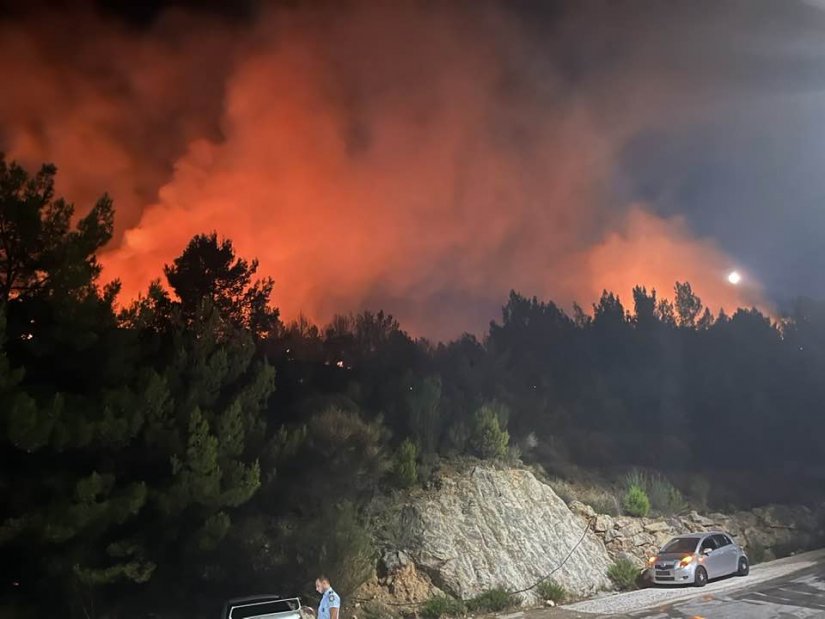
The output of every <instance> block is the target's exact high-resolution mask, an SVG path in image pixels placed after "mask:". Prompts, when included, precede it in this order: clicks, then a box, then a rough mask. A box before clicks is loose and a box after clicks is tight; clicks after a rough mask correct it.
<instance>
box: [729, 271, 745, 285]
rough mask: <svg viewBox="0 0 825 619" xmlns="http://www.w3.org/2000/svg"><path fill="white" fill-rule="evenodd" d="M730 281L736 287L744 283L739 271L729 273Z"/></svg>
mask: <svg viewBox="0 0 825 619" xmlns="http://www.w3.org/2000/svg"><path fill="white" fill-rule="evenodd" d="M728 281H729V282H730V283H731V284H733V285H734V286H735V285H736V284H738V283H739V282H741V281H742V276H741V275H739V273H738V272H737V271H731V272H730V273H728Z"/></svg>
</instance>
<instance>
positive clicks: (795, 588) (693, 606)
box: [525, 550, 825, 619]
mask: <svg viewBox="0 0 825 619" xmlns="http://www.w3.org/2000/svg"><path fill="white" fill-rule="evenodd" d="M607 617H613V618H616V617H624V618H627V619H750V618H753V619H769V618H770V619H772V618H777V619H792V618H793V619H796V618H811V617H819V618H823V619H825V550H819V551H815V552H809V553H805V554H802V555H798V556H796V557H788V558H786V559H781V560H779V561H772V562H770V563H765V564H762V565H758V566H755V567H754V568H753V569H752V570H751V575H750V576H749V577H746V578H737V577H732V578H725V579H721V580H719V581H715V582H711V583H710V584H708V585H707V586H706V587H704V588H702V589H697V588H691V587H687V588H684V587H665V588H659V587H657V588H651V589H644V590H642V591H634V592H631V593H624V594H619V595H611V596H606V597H603V598H599V599H594V600H589V601H586V602H581V603H578V604H572V605H570V606H567V607H565V608H562V609H547V610H541V611H533V612H531V613H527V614H526V617H525V619H601V618H607Z"/></svg>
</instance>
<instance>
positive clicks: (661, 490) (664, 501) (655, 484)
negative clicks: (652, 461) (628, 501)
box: [625, 469, 687, 516]
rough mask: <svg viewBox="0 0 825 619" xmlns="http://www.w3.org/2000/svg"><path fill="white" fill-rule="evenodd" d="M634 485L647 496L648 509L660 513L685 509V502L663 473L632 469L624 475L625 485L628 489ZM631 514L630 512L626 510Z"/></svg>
mask: <svg viewBox="0 0 825 619" xmlns="http://www.w3.org/2000/svg"><path fill="white" fill-rule="evenodd" d="M634 486H638V487H639V488H641V489H642V490H643V491H644V493H645V494H646V495H647V497H648V501H649V504H650V506H649V509H650V508H652V509H653V510H654V511H656V512H658V513H660V514H662V515H667V516H669V515H672V514H678V513H680V512H683V511H685V510H686V509H687V502H686V501H685V498H684V496H682V493H681V492H680V491H679V489H678V488H676V486H674V485H673V484H672V483H670V481H669V480H668V479H667V477H665V476H664V475H662V474H660V473H645V472H644V471H640V470H638V469H633V470H632V471H630V473H628V474H627V475H626V476H625V487H626V488H627V489H628V493H629V492H630V489H631V488H632V487H634ZM628 513H630V514H631V515H637V514H633V513H631V512H628ZM642 515H644V514H642Z"/></svg>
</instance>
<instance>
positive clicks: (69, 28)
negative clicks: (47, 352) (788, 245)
mask: <svg viewBox="0 0 825 619" xmlns="http://www.w3.org/2000/svg"><path fill="white" fill-rule="evenodd" d="M530 10H532V9H530ZM529 13H530V11H529V10H528V9H525V8H524V7H521V6H520V5H512V7H508V5H507V4H506V3H501V4H493V3H490V4H481V3H467V4H452V5H451V4H448V3H415V2H410V3H363V4H360V3H346V4H345V5H319V7H317V8H313V7H309V8H294V7H293V8H280V9H275V8H271V9H267V10H261V11H259V12H258V13H257V14H256V16H255V17H254V19H249V20H247V21H242V20H232V21H227V20H226V19H221V18H220V17H219V16H217V15H214V14H206V13H199V14H194V13H191V12H184V11H180V10H172V11H167V12H166V13H164V14H163V15H162V16H160V17H159V18H158V19H157V20H156V21H155V22H154V23H153V24H151V25H150V26H148V27H143V28H137V27H134V26H133V25H129V24H124V23H123V22H122V21H119V20H117V19H116V18H114V17H111V16H108V17H107V16H102V15H101V14H99V13H97V12H95V11H94V10H92V9H88V10H86V11H84V12H81V13H72V14H71V15H69V14H61V13H55V12H49V13H45V12H44V13H37V14H30V15H27V16H25V17H22V18H20V17H18V18H15V19H7V20H6V21H0V63H2V69H1V70H2V75H3V76H4V78H5V80H4V81H5V83H6V85H7V86H8V85H9V84H12V85H13V88H6V89H4V90H5V93H4V96H3V97H0V148H2V149H3V150H5V151H6V153H7V155H8V156H9V157H10V158H13V159H18V160H19V161H20V162H21V163H24V164H26V165H28V166H34V165H39V163H40V162H42V161H53V162H54V163H56V164H57V166H58V168H59V170H60V173H59V174H58V182H59V184H60V186H59V189H60V190H61V192H62V193H64V194H65V195H66V196H67V197H69V198H70V199H72V200H75V201H76V202H77V203H78V206H79V207H82V206H86V205H89V204H91V202H92V200H93V199H94V198H95V197H96V196H98V195H99V194H100V193H102V192H103V191H108V192H109V193H110V194H111V195H112V196H113V197H114V199H115V206H116V207H117V209H118V220H117V224H118V229H117V233H116V237H115V239H114V240H113V242H112V244H111V246H110V247H109V248H108V250H107V252H106V253H105V255H104V256H103V262H104V265H105V268H104V278H105V279H109V278H113V277H118V278H120V279H121V280H122V282H123V293H122V294H123V296H124V298H125V299H128V298H130V297H134V296H135V295H137V294H138V293H139V292H141V291H143V290H145V289H146V287H147V285H148V283H149V282H150V281H151V280H152V279H154V278H157V277H159V276H160V274H161V272H162V271H161V268H162V266H163V265H164V264H166V263H169V262H171V261H172V259H173V258H174V257H175V256H177V255H179V254H180V252H181V250H182V249H183V247H184V246H185V244H186V242H187V241H188V240H189V239H190V238H191V237H192V236H193V235H194V234H197V233H201V232H211V231H213V230H215V231H217V232H218V233H219V234H220V235H221V236H224V237H228V238H231V239H232V240H233V242H234V244H235V246H236V249H237V251H238V253H239V254H240V255H243V256H245V257H257V258H258V259H259V260H260V265H261V266H260V273H261V274H266V275H272V276H273V277H274V278H275V280H276V293H275V300H276V303H277V304H278V305H279V306H280V308H281V310H282V315H283V316H284V317H285V318H287V319H290V318H294V317H296V316H297V315H298V313H299V312H303V313H304V314H306V315H307V316H309V317H310V318H312V319H315V320H318V321H325V320H328V319H329V318H331V316H332V314H333V313H335V312H343V311H351V310H358V309H361V308H364V307H371V308H377V307H382V308H384V309H387V310H388V311H390V312H392V313H394V314H395V315H396V316H398V317H399V319H400V320H401V322H402V324H404V325H405V326H406V327H408V328H410V329H411V331H412V332H413V333H416V334H420V335H427V336H432V337H436V338H438V337H451V336H455V335H457V334H458V333H460V332H461V331H464V330H470V331H474V330H479V329H480V328H481V327H483V325H484V324H485V323H486V322H487V321H488V320H490V319H491V318H494V317H496V316H497V308H498V307H499V306H500V304H501V303H502V301H503V300H504V299H505V298H506V294H507V292H508V291H509V290H510V289H516V290H519V291H521V292H523V293H525V294H529V295H533V294H536V295H538V296H540V297H544V298H552V299H554V300H556V301H557V302H560V303H563V304H569V303H571V302H573V301H578V302H580V303H582V304H588V303H590V302H591V301H593V300H594V299H596V298H597V297H598V295H599V294H600V292H601V291H602V289H604V288H607V289H612V290H614V291H616V292H618V293H619V295H620V296H621V298H622V300H623V301H625V303H626V304H628V305H629V302H630V288H631V287H632V286H633V285H634V284H644V285H646V286H647V287H648V288H652V287H653V288H656V289H657V290H658V291H659V293H660V295H661V294H662V293H664V294H665V295H669V294H670V291H671V290H672V287H673V284H674V282H675V281H676V280H680V281H685V280H687V281H690V282H691V284H692V285H693V288H694V290H696V291H697V292H698V293H699V295H700V296H701V297H702V299H703V300H704V301H705V303H706V304H707V305H709V306H710V307H711V308H713V309H718V308H719V307H722V306H724V307H726V308H727V309H728V310H730V309H733V308H734V307H736V306H738V305H743V304H744V305H751V304H754V303H756V304H760V303H763V301H762V299H761V293H760V291H759V289H758V286H757V285H756V284H755V283H753V280H749V281H750V282H751V283H750V284H749V285H745V286H740V287H735V286H731V285H728V284H727V283H726V282H725V279H724V275H725V273H726V272H727V271H728V270H729V269H730V268H732V267H734V266H737V265H736V264H735V260H734V259H733V258H732V257H731V256H728V255H726V254H725V252H724V251H723V249H722V248H721V247H720V246H719V244H718V243H717V242H715V241H714V240H713V239H712V238H711V237H709V236H707V235H704V234H698V233H696V232H695V231H694V227H693V226H692V225H691V223H690V221H689V220H688V219H686V218H685V217H683V216H681V215H678V214H669V213H662V212H660V210H657V209H656V208H654V207H653V206H652V205H651V204H650V203H649V202H646V201H644V200H639V199H637V198H636V197H634V196H630V195H628V192H627V191H625V188H626V186H627V185H628V183H627V182H626V179H625V178H624V174H625V172H624V171H623V170H624V169H623V167H622V165H621V163H622V161H623V157H624V156H625V154H626V152H627V151H626V149H627V146H628V144H629V143H630V142H631V141H632V140H633V139H634V138H635V137H636V136H638V135H639V134H641V133H644V132H650V131H658V130H661V129H662V128H663V127H672V126H673V125H679V126H681V127H685V126H686V125H689V124H690V123H694V122H702V119H703V118H704V116H705V115H707V114H711V111H712V110H713V109H714V106H715V102H716V99H717V95H718V90H717V85H716V84H715V82H713V80H704V81H701V82H700V83H698V84H697V83H688V84H686V85H683V86H679V84H680V83H681V82H680V81H679V79H678V78H679V77H680V75H681V76H682V77H684V76H685V75H687V76H688V77H689V76H690V75H692V74H693V73H692V69H691V68H690V67H688V68H684V67H682V66H681V65H680V64H679V62H678V59H679V57H678V54H677V55H676V57H675V59H670V60H668V59H667V58H666V59H663V60H662V62H661V63H657V62H655V58H652V57H650V56H648V55H646V54H644V53H642V51H643V50H644V49H646V48H647V49H655V47H656V45H658V43H657V40H658V38H656V37H659V36H660V35H659V34H657V35H656V37H654V38H653V39H651V38H650V37H647V36H645V35H642V36H641V37H640V38H639V40H638V41H637V44H634V46H632V47H625V46H624V45H614V43H615V41H614V40H613V38H614V36H615V35H616V33H615V31H614V30H612V29H610V28H608V29H607V30H606V31H605V28H604V27H602V26H595V27H594V31H593V32H592V33H591V34H593V36H594V37H595V39H594V40H595V42H594V41H590V42H588V43H587V44H585V43H584V42H582V37H584V36H585V34H586V26H587V25H588V24H590V23H591V22H589V21H588V20H589V17H588V15H587V14H581V13H580V12H573V11H569V12H564V11H559V12H557V13H554V14H553V15H542V16H541V19H543V20H544V27H542V28H539V27H537V26H536V24H534V23H531V19H530V14H529ZM651 36H653V35H651ZM600 44H601V45H602V47H600V46H599V45H600ZM683 44H684V46H687V47H689V46H691V45H693V44H694V43H693V41H691V40H686V41H683ZM611 46H612V47H611ZM611 50H613V51H615V54H614V53H612V52H611ZM640 50H642V51H640ZM602 56H604V58H606V60H607V61H606V62H605V64H599V65H598V68H595V66H596V61H597V60H598V59H600V58H601V57H602ZM591 64H592V65H593V66H591ZM680 72H682V73H680ZM709 110H710V111H709Z"/></svg>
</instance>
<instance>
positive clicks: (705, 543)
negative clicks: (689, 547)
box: [699, 536, 716, 551]
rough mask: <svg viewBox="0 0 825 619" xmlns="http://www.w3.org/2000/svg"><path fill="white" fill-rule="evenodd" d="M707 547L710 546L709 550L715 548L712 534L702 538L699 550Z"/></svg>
mask: <svg viewBox="0 0 825 619" xmlns="http://www.w3.org/2000/svg"><path fill="white" fill-rule="evenodd" d="M707 548H710V549H711V550H716V541H715V540H714V539H713V537H712V536H711V537H706V538H705V539H703V540H702V546H701V548H700V549H699V550H700V551H702V550H705V549H707Z"/></svg>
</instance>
